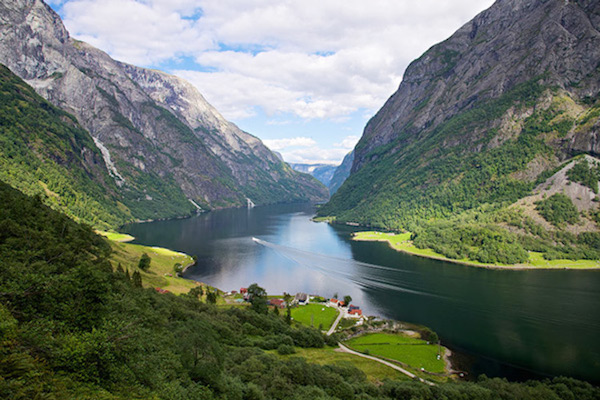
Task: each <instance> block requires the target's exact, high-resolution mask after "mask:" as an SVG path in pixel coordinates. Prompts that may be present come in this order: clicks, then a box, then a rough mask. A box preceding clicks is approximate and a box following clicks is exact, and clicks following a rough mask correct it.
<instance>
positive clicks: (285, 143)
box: [263, 136, 317, 151]
mask: <svg viewBox="0 0 600 400" xmlns="http://www.w3.org/2000/svg"><path fill="white" fill-rule="evenodd" d="M263 143H264V144H265V145H267V147H268V148H270V149H271V150H275V151H279V150H282V149H285V148H288V147H309V146H314V145H316V144H317V142H315V140H314V139H311V138H308V137H301V136H299V137H295V138H287V139H270V140H263Z"/></svg>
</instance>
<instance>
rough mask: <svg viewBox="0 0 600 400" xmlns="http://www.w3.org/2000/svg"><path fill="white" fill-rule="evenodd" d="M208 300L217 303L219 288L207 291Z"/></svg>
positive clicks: (210, 302)
mask: <svg viewBox="0 0 600 400" xmlns="http://www.w3.org/2000/svg"><path fill="white" fill-rule="evenodd" d="M206 302H207V303H209V304H217V290H216V289H215V290H207V291H206Z"/></svg>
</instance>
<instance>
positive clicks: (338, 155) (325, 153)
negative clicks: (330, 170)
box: [280, 146, 348, 165]
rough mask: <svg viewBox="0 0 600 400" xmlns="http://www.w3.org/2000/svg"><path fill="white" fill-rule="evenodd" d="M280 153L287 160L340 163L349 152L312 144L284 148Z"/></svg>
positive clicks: (306, 162)
mask: <svg viewBox="0 0 600 400" xmlns="http://www.w3.org/2000/svg"><path fill="white" fill-rule="evenodd" d="M280 153H281V155H282V156H283V159H284V160H285V161H287V162H292V163H300V164H335V165H339V164H340V163H341V161H342V159H343V158H344V156H345V155H346V154H348V150H347V149H340V148H332V149H323V148H321V147H318V146H311V147H303V148H295V149H294V148H292V149H288V150H282V151H280Z"/></svg>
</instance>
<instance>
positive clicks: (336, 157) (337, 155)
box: [263, 136, 359, 164]
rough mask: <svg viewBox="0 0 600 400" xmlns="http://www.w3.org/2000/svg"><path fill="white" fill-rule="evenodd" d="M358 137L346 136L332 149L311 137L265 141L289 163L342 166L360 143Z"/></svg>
mask: <svg viewBox="0 0 600 400" xmlns="http://www.w3.org/2000/svg"><path fill="white" fill-rule="evenodd" d="M358 139H359V137H358V136H346V137H345V138H344V139H343V140H342V141H341V142H340V143H335V144H334V145H333V146H332V147H331V148H322V147H320V146H319V145H318V143H317V142H316V141H315V140H314V139H312V138H309V137H304V136H297V137H293V138H287V139H268V140H263V143H264V144H265V145H267V147H268V148H270V149H271V150H275V151H278V152H280V153H281V155H282V156H283V159H284V160H285V161H287V162H292V163H302V164H340V163H341V161H342V159H343V158H344V156H345V155H346V154H348V153H349V152H350V150H352V149H353V148H354V146H355V145H356V143H357V142H358Z"/></svg>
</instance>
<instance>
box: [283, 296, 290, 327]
mask: <svg viewBox="0 0 600 400" xmlns="http://www.w3.org/2000/svg"><path fill="white" fill-rule="evenodd" d="M283 299H284V300H285V308H286V312H285V322H286V323H287V324H288V325H291V324H292V295H290V294H289V293H284V294H283Z"/></svg>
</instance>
